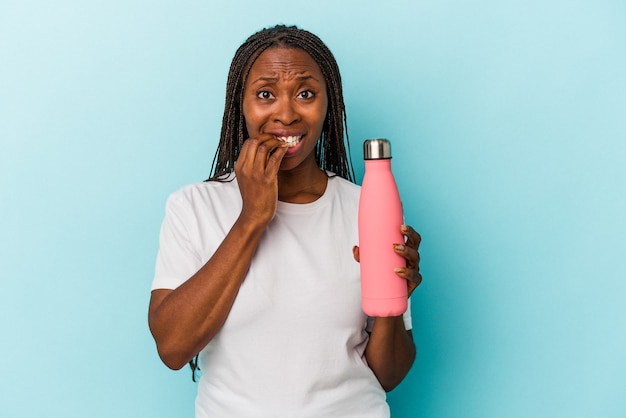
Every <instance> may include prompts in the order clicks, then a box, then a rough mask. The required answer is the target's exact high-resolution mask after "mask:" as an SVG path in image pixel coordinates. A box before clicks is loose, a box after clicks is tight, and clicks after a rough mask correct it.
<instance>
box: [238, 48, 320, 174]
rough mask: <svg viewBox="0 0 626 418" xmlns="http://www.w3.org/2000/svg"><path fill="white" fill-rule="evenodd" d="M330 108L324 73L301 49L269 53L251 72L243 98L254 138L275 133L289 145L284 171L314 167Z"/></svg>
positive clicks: (282, 168) (249, 130) (264, 54)
mask: <svg viewBox="0 0 626 418" xmlns="http://www.w3.org/2000/svg"><path fill="white" fill-rule="evenodd" d="M327 109H328V97H327V94H326V81H325V80H324V76H323V75H322V71H321V70H320V68H319V66H318V65H317V63H316V62H315V60H313V58H311V56H310V55H309V54H308V53H306V52H305V51H303V50H302V49H295V48H270V49H267V50H265V51H264V52H263V53H262V54H261V55H259V57H258V58H257V60H256V61H255V62H254V64H253V65H252V67H251V68H250V73H249V75H248V78H247V80H246V84H245V86H244V98H243V115H244V118H245V121H246V128H247V129H248V134H249V135H250V137H251V138H252V137H255V136H257V135H259V134H264V133H265V134H271V135H274V136H275V137H276V138H278V139H280V140H282V141H284V142H286V143H287V144H288V145H289V149H288V150H287V154H285V157H284V158H283V162H282V163H281V170H289V169H293V168H296V167H298V166H300V165H301V164H302V163H303V162H306V163H308V164H310V163H311V162H313V164H315V154H314V152H313V151H314V149H315V145H316V143H317V140H318V139H319V138H320V135H321V134H322V127H323V125H324V119H325V117H326V112H327Z"/></svg>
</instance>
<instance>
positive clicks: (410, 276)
mask: <svg viewBox="0 0 626 418" xmlns="http://www.w3.org/2000/svg"><path fill="white" fill-rule="evenodd" d="M400 230H401V231H402V235H404V236H405V237H406V241H405V243H404V244H395V245H394V246H393V248H394V250H395V251H396V253H398V254H400V255H401V256H402V257H404V258H405V260H406V266H405V267H398V268H396V270H395V271H396V274H397V275H398V276H400V277H402V278H403V279H406V281H407V286H408V294H409V296H411V294H412V293H413V291H414V290H415V289H416V288H417V286H419V285H420V283H422V274H421V273H420V253H419V246H420V243H421V242H422V237H421V236H420V234H418V233H417V232H416V231H415V230H414V229H413V228H412V227H410V226H409V225H402V226H401V227H400Z"/></svg>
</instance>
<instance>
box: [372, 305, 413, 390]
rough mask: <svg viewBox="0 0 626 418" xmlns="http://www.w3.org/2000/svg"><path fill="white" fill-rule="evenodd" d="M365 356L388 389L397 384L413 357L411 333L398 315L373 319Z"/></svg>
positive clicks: (407, 370)
mask: <svg viewBox="0 0 626 418" xmlns="http://www.w3.org/2000/svg"><path fill="white" fill-rule="evenodd" d="M365 358H366V359H367V363H368V365H369V367H370V368H371V369H372V371H373V372H374V374H375V375H376V378H377V379H378V381H379V382H380V384H381V386H382V387H383V388H384V389H385V390H386V391H387V392H389V391H390V390H392V389H393V388H395V387H396V386H397V385H398V384H400V382H401V381H402V379H404V377H405V376H406V375H407V373H408V372H409V370H410V368H411V366H412V365H413V361H414V360H415V344H414V342H413V336H412V333H411V331H406V330H405V329H404V322H403V320H402V317H401V316H398V317H390V318H376V319H375V321H374V326H373V328H372V332H371V335H370V340H369V342H368V344H367V348H366V350H365Z"/></svg>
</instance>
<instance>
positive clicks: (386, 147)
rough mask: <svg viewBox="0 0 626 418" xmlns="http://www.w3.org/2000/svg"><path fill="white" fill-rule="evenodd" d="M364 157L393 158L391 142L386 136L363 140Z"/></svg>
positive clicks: (374, 158)
mask: <svg viewBox="0 0 626 418" xmlns="http://www.w3.org/2000/svg"><path fill="white" fill-rule="evenodd" d="M363 158H364V159H366V160H383V159H389V158H391V142H389V140H387V139H384V138H376V139H366V140H365V142H363Z"/></svg>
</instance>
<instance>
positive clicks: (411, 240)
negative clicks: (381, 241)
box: [400, 225, 422, 249]
mask: <svg viewBox="0 0 626 418" xmlns="http://www.w3.org/2000/svg"><path fill="white" fill-rule="evenodd" d="M400 231H401V232H402V235H404V236H405V237H406V245H407V246H408V247H411V248H415V249H418V248H419V246H420V244H421V242H422V237H421V236H420V234H418V233H417V232H416V231H415V230H414V229H413V227H411V226H410V225H402V226H401V227H400Z"/></svg>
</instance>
